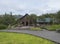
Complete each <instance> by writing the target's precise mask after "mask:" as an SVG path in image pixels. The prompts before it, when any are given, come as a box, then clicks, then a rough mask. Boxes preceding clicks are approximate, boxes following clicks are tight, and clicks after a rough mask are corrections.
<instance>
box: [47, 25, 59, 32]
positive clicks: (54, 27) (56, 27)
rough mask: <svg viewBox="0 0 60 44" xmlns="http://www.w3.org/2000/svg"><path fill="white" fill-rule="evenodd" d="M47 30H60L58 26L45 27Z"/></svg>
mask: <svg viewBox="0 0 60 44" xmlns="http://www.w3.org/2000/svg"><path fill="white" fill-rule="evenodd" d="M46 28H47V29H48V30H51V31H54V30H56V29H60V25H51V26H46Z"/></svg>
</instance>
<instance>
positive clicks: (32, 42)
mask: <svg viewBox="0 0 60 44" xmlns="http://www.w3.org/2000/svg"><path fill="white" fill-rule="evenodd" d="M0 44H55V43H54V42H51V41H49V40H46V39H43V38H40V37H36V36H32V35H28V34H20V33H19V34H17V33H7V32H0Z"/></svg>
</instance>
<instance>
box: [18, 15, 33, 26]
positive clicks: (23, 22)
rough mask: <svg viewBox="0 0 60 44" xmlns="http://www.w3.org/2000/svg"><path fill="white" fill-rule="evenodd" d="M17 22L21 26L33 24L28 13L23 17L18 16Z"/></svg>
mask: <svg viewBox="0 0 60 44" xmlns="http://www.w3.org/2000/svg"><path fill="white" fill-rule="evenodd" d="M18 21H19V24H20V25H22V26H30V25H32V24H33V21H31V18H30V17H29V15H28V14H25V15H24V16H23V17H21V18H19V20H18Z"/></svg>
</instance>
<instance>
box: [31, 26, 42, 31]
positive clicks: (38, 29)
mask: <svg viewBox="0 0 60 44" xmlns="http://www.w3.org/2000/svg"><path fill="white" fill-rule="evenodd" d="M30 30H34V31H40V30H42V29H41V28H40V27H32V28H30Z"/></svg>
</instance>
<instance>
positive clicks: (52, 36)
mask: <svg viewBox="0 0 60 44" xmlns="http://www.w3.org/2000/svg"><path fill="white" fill-rule="evenodd" d="M0 31H2V32H18V33H27V34H32V35H36V36H39V37H43V38H46V39H49V40H52V41H55V42H57V43H60V33H57V32H55V31H47V30H43V31H30V30H17V29H16V30H0Z"/></svg>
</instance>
